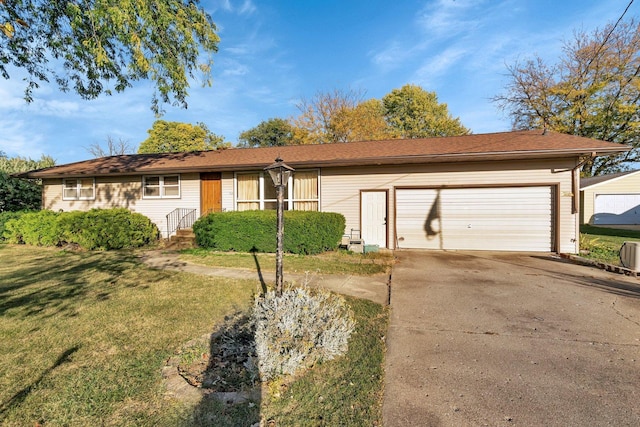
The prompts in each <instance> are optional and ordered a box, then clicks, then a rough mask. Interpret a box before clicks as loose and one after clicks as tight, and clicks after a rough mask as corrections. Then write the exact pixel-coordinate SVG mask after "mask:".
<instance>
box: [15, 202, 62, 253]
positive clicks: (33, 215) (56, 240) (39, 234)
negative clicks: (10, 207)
mask: <svg viewBox="0 0 640 427" xmlns="http://www.w3.org/2000/svg"><path fill="white" fill-rule="evenodd" d="M59 215H60V214H59V213H57V212H53V211H48V210H44V211H38V212H27V213H25V214H24V215H21V216H20V217H18V218H15V219H11V220H9V221H7V223H6V224H5V231H4V237H5V238H6V239H7V241H8V242H9V243H24V244H27V245H33V246H57V245H59V244H60V243H62V234H61V232H60V227H59V226H58V217H59Z"/></svg>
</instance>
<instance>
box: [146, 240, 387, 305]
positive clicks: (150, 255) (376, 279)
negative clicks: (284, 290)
mask: <svg viewBox="0 0 640 427" xmlns="http://www.w3.org/2000/svg"><path fill="white" fill-rule="evenodd" d="M141 258H142V261H143V262H144V263H145V264H147V265H148V266H150V267H151V268H157V269H163V270H173V271H183V272H188V273H194V274H201V275H205V276H217V277H227V278H231V279H244V280H256V281H259V282H260V283H265V284H273V283H275V272H273V271H256V269H242V268H221V267H207V266H202V265H196V264H191V263H187V262H184V261H182V260H180V257H179V254H178V253H176V252H165V251H148V252H145V253H144V255H142V257H141ZM284 281H285V284H288V283H289V284H291V283H292V284H296V285H301V284H304V285H306V286H309V287H319V288H323V289H328V290H330V291H333V292H337V293H340V294H344V295H350V296H353V297H357V298H363V299H368V300H370V301H373V302H376V303H378V304H383V305H386V304H387V301H388V294H389V290H388V286H387V284H388V282H389V276H388V275H386V274H376V275H374V276H355V275H347V274H308V275H307V274H296V273H287V272H286V271H285V275H284Z"/></svg>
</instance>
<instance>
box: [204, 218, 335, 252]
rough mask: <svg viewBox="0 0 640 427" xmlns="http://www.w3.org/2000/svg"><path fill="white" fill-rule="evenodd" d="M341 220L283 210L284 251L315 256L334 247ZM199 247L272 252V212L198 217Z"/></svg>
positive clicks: (274, 240)
mask: <svg viewBox="0 0 640 427" xmlns="http://www.w3.org/2000/svg"><path fill="white" fill-rule="evenodd" d="M344 227H345V218H344V216H343V215H341V214H338V213H333V212H308V211H286V212H285V213H284V230H285V233H284V242H283V249H284V251H285V252H290V253H294V254H305V255H308V254H318V253H322V252H324V251H327V250H331V249H335V248H336V247H337V246H338V242H339V241H340V239H341V237H342V234H343V233H344ZM193 232H194V233H195V235H196V242H197V243H198V245H199V246H201V247H205V248H210V249H216V250H220V251H238V252H250V251H258V252H275V251H276V212H275V211H270V210H267V211H242V212H218V213H213V214H209V215H207V216H204V217H202V218H200V219H199V220H198V221H196V223H195V224H194V225H193Z"/></svg>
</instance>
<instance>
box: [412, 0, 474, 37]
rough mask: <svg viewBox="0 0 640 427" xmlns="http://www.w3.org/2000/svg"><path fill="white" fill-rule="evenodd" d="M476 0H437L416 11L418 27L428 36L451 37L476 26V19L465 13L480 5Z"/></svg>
mask: <svg viewBox="0 0 640 427" xmlns="http://www.w3.org/2000/svg"><path fill="white" fill-rule="evenodd" d="M482 3H483V1H477V0H438V1H436V2H433V3H429V4H427V6H426V7H425V8H424V9H422V10H421V11H420V12H419V13H418V18H417V22H418V25H419V27H420V28H421V29H422V30H423V31H424V32H425V33H426V34H428V35H429V36H430V37H438V38H452V37H454V36H456V35H457V34H460V33H466V32H468V31H469V30H470V29H472V28H474V27H477V26H478V21H477V19H470V18H469V17H466V14H467V13H469V12H471V11H472V10H473V9H477V8H478V7H480V6H481V5H482Z"/></svg>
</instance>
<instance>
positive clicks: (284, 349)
mask: <svg viewBox="0 0 640 427" xmlns="http://www.w3.org/2000/svg"><path fill="white" fill-rule="evenodd" d="M253 318H254V322H255V328H256V332H255V341H256V354H257V356H258V368H259V370H260V378H261V379H262V380H263V381H269V380H272V379H275V378H277V377H279V376H281V375H292V374H295V373H296V371H298V370H299V369H302V368H307V367H311V366H313V365H314V364H315V363H317V362H320V361H323V360H331V359H333V358H334V357H336V356H339V355H341V354H344V353H345V352H346V351H347V349H348V341H349V336H350V335H351V332H352V331H353V329H354V327H355V320H354V318H353V313H352V312H351V308H349V306H348V305H347V303H346V302H345V300H344V298H343V297H341V296H339V295H336V294H332V293H330V292H327V291H315V292H311V291H310V290H308V289H305V288H296V289H288V290H285V291H284V292H283V294H282V296H281V297H276V295H275V292H274V291H270V292H267V293H266V295H264V296H257V297H256V300H255V304H254V311H253Z"/></svg>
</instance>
